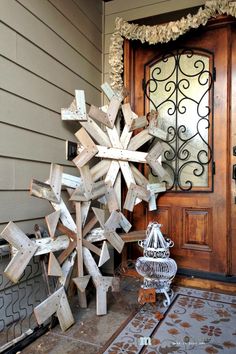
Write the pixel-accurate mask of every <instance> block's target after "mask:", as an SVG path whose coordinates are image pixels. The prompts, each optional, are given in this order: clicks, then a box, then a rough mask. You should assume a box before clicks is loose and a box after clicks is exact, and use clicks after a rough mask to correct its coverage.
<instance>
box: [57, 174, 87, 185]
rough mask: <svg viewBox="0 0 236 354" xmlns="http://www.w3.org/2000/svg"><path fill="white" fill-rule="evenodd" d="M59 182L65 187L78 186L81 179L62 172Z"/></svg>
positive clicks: (80, 183)
mask: <svg viewBox="0 0 236 354" xmlns="http://www.w3.org/2000/svg"><path fill="white" fill-rule="evenodd" d="M61 183H62V185H63V186H65V187H69V188H78V187H79V186H81V185H82V180H81V178H80V177H77V176H73V175H70V174H68V173H63V174H62V181H61Z"/></svg>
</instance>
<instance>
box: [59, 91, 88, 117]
mask: <svg viewBox="0 0 236 354" xmlns="http://www.w3.org/2000/svg"><path fill="white" fill-rule="evenodd" d="M61 118H62V120H77V121H86V120H87V113H86V103H85V95H84V91H83V90H75V100H74V101H73V102H72V104H71V105H70V107H69V108H62V109H61Z"/></svg>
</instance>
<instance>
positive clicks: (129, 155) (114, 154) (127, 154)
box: [96, 145, 147, 163]
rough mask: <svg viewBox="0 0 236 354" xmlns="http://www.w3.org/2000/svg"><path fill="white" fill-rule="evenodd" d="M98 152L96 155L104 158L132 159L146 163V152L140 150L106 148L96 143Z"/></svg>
mask: <svg viewBox="0 0 236 354" xmlns="http://www.w3.org/2000/svg"><path fill="white" fill-rule="evenodd" d="M97 148H98V153H97V155H96V156H97V157H102V158H105V159H114V160H121V161H132V162H140V163H146V156H147V153H145V152H141V151H129V150H124V149H116V148H112V147H111V148H107V147H106V146H99V145H97Z"/></svg>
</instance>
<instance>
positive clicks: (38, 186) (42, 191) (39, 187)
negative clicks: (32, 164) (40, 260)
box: [30, 179, 59, 203]
mask: <svg viewBox="0 0 236 354" xmlns="http://www.w3.org/2000/svg"><path fill="white" fill-rule="evenodd" d="M30 195H32V196H34V197H37V198H42V199H47V200H50V201H51V202H54V203H58V202H59V200H58V197H57V195H56V194H55V192H54V190H53V189H52V187H51V186H50V184H48V183H44V182H40V181H37V180H36V179H32V180H31V183H30Z"/></svg>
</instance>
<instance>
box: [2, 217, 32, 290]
mask: <svg viewBox="0 0 236 354" xmlns="http://www.w3.org/2000/svg"><path fill="white" fill-rule="evenodd" d="M1 236H2V237H3V238H4V239H5V240H6V241H7V242H9V243H10V244H11V245H12V246H14V247H16V249H17V253H16V254H15V255H14V257H13V258H12V259H11V261H10V263H9V264H8V265H7V267H6V269H5V270H4V274H6V276H7V277H8V278H9V279H10V280H11V281H12V282H14V283H16V282H18V280H19V279H20V277H21V275H22V274H23V272H24V270H25V268H26V266H27V264H28V263H29V261H30V260H31V258H32V257H33V255H34V254H35V252H36V250H37V248H38V246H37V245H35V244H34V243H33V242H32V241H31V240H30V239H29V238H28V237H27V236H26V235H25V234H24V232H22V231H21V229H20V228H19V227H18V226H17V225H15V224H14V223H13V222H11V221H10V222H9V223H8V225H7V226H6V227H5V229H4V230H3V231H2V232H1Z"/></svg>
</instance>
